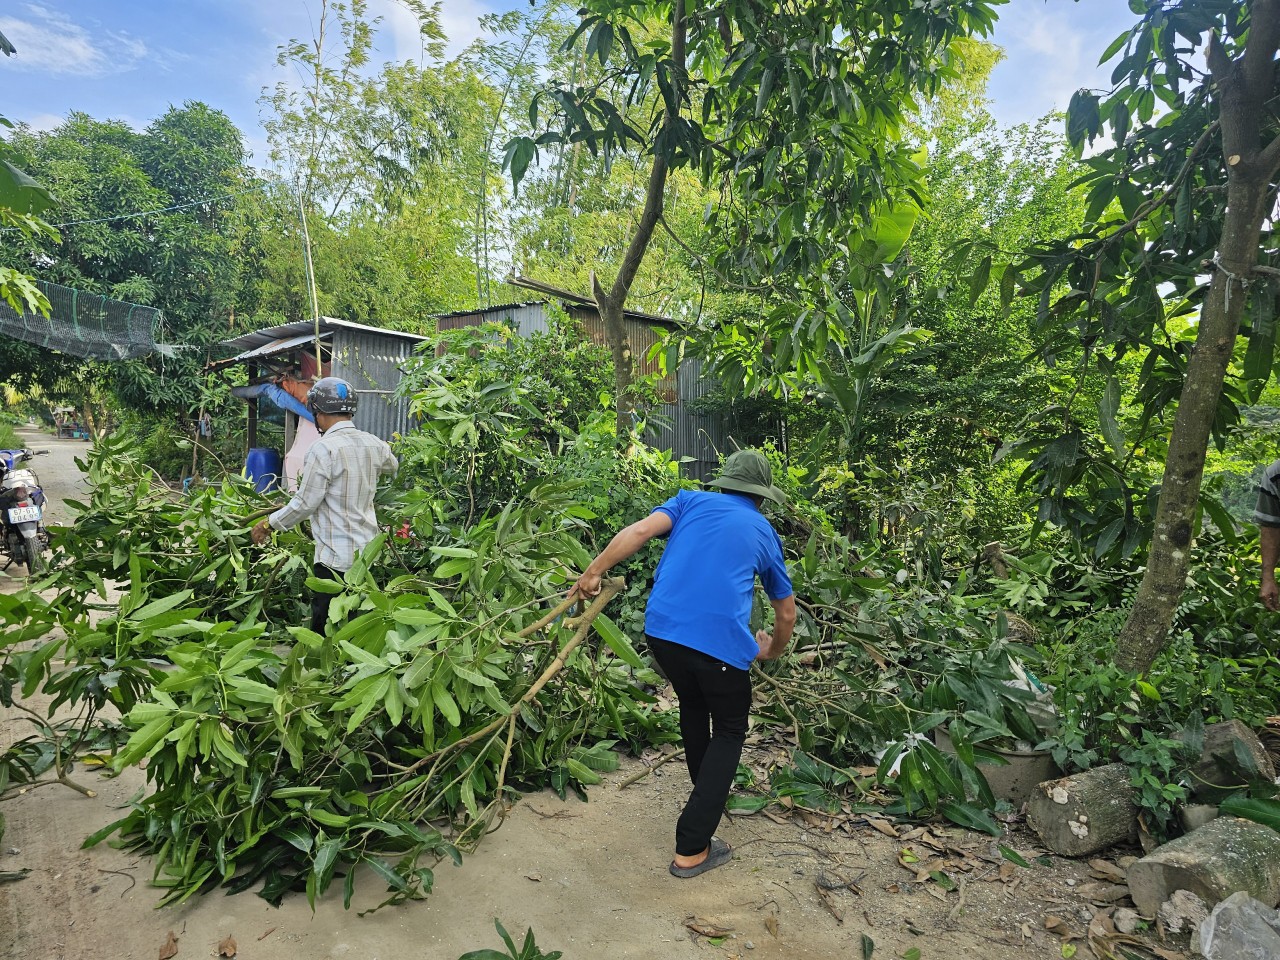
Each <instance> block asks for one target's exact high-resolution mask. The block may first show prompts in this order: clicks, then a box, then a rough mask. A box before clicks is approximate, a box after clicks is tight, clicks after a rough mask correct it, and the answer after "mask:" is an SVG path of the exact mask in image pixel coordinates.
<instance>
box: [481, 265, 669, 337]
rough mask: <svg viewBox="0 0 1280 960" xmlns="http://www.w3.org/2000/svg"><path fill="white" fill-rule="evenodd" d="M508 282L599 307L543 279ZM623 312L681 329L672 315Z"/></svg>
mask: <svg viewBox="0 0 1280 960" xmlns="http://www.w3.org/2000/svg"><path fill="white" fill-rule="evenodd" d="M507 283H509V284H511V286H513V287H524V289H526V290H533V291H534V292H536V293H541V294H545V295H546V296H548V297H554V298H555V299H557V300H567V301H569V302H570V303H576V304H579V305H580V306H584V307H590V308H591V309H592V310H598V309H599V306H598V305H597V304H596V302H595V301H594V300H592V299H591V298H590V297H584V296H582V295H581V294H578V293H574V292H572V291H570V290H562V289H560V288H559V287H553V286H552V285H551V284H549V283H543V282H542V281H541V280H530V279H529V278H528V277H507ZM491 309H492V308H491ZM622 313H623V316H625V317H626V318H627V319H628V320H640V321H642V322H644V323H652V324H656V325H658V326H660V327H668V328H670V329H672V330H679V329H680V324H679V323H677V322H676V321H674V320H672V319H671V318H670V317H660V316H658V315H657V314H654V313H641V312H640V311H639V310H624V311H623V312H622Z"/></svg>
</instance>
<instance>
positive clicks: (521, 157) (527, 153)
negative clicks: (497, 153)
mask: <svg viewBox="0 0 1280 960" xmlns="http://www.w3.org/2000/svg"><path fill="white" fill-rule="evenodd" d="M537 152H538V148H537V147H536V146H535V145H534V142H533V140H532V139H531V138H529V137H516V138H515V139H514V140H512V141H511V142H510V143H508V144H507V152H506V156H505V157H504V158H503V161H502V168H503V169H504V170H506V169H510V171H511V186H512V188H513V189H519V187H520V181H521V180H523V179H524V175H525V172H526V171H527V170H528V169H529V164H530V163H532V162H533V158H534V157H535V156H536V155H537Z"/></svg>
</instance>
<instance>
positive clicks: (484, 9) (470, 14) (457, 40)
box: [440, 0, 494, 56]
mask: <svg viewBox="0 0 1280 960" xmlns="http://www.w3.org/2000/svg"><path fill="white" fill-rule="evenodd" d="M493 12H494V11H493V8H492V7H489V6H488V5H486V4H484V3H480V2H477V0H456V2H455V0H449V2H448V3H446V4H444V5H443V7H442V9H441V11H440V26H441V27H443V28H444V35H445V36H446V37H448V38H449V44H448V46H447V47H446V48H445V49H446V50H447V51H448V53H449V55H450V56H457V55H458V54H460V53H461V52H462V51H463V50H465V49H466V48H467V47H468V46H469V45H470V44H471V41H472V40H475V39H476V38H477V37H478V36H480V18H481V17H482V16H484V15H485V14H487V13H493Z"/></svg>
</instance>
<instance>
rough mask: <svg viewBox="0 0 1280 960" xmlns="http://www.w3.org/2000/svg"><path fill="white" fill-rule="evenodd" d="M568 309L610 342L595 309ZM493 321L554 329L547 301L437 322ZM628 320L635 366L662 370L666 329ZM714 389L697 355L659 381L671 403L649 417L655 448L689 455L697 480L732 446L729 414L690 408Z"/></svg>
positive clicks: (448, 325)
mask: <svg viewBox="0 0 1280 960" xmlns="http://www.w3.org/2000/svg"><path fill="white" fill-rule="evenodd" d="M566 308H567V310H568V313H569V316H570V317H572V318H573V319H574V320H575V321H577V322H579V323H581V324H582V327H583V330H584V331H585V332H586V334H587V336H588V337H590V338H591V340H592V341H593V342H594V343H598V344H600V345H601V346H608V343H609V339H608V336H607V335H606V333H605V329H604V321H603V320H602V319H601V318H600V314H599V313H598V312H597V311H596V310H594V309H593V308H591V307H584V306H579V305H576V304H566ZM489 322H495V323H504V324H506V325H507V326H509V327H511V328H512V329H513V330H515V331H517V332H518V333H519V335H520V336H522V337H529V336H532V335H533V334H535V333H546V332H547V330H548V329H549V327H548V324H547V311H546V305H545V304H541V303H534V304H519V305H516V306H509V307H495V308H494V309H492V310H485V311H476V312H474V313H467V314H462V315H460V316H452V317H440V318H439V320H438V324H437V325H438V328H439V329H441V330H458V329H461V328H462V327H470V326H479V325H480V324H482V323H489ZM627 324H628V326H629V330H628V331H627V332H628V336H629V338H630V340H631V353H632V356H634V357H635V361H636V369H637V370H638V371H639V372H640V373H641V374H642V375H644V376H649V375H651V374H654V373H657V371H658V362H657V360H656V359H655V360H649V359H648V355H649V348H650V347H652V346H653V345H654V344H655V343H657V342H658V340H659V339H660V337H661V335H662V332H661V330H659V329H657V328H655V327H653V326H650V325H649V324H647V323H644V322H643V321H640V320H628V321H627ZM714 389H715V383H714V382H713V381H704V380H703V378H702V365H701V363H699V362H698V361H697V360H696V359H688V360H685V361H684V362H683V363H681V364H680V369H679V371H678V372H677V374H676V375H674V376H672V375H668V376H667V377H666V378H665V379H664V380H660V381H659V382H658V390H659V392H660V393H661V395H662V396H663V398H664V399H666V400H667V402H666V403H663V404H660V405H659V407H658V409H657V410H655V411H654V412H653V413H652V414H651V415H650V418H649V429H648V432H647V433H648V435H647V436H646V437H645V440H646V441H647V442H648V443H649V444H650V445H651V446H655V447H658V448H659V449H664V450H670V451H671V454H672V456H673V457H675V458H676V459H684V458H689V462H688V463H686V464H684V466H683V468H682V469H683V472H684V474H685V476H688V477H691V478H693V479H695V480H709V479H711V477H712V476H713V475H714V473H715V469H716V467H717V465H718V464H719V459H718V456H717V453H716V451H721V452H725V451H726V450H727V449H731V441H730V439H729V431H728V429H727V425H726V424H725V422H724V420H725V418H724V417H723V416H722V415H720V414H708V413H695V412H694V411H693V410H691V409H689V406H688V402H689V401H691V400H694V399H696V398H699V397H703V396H705V395H706V394H708V393H710V392H711V391H712V390H714Z"/></svg>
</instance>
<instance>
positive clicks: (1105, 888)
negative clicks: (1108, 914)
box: [1076, 883, 1129, 903]
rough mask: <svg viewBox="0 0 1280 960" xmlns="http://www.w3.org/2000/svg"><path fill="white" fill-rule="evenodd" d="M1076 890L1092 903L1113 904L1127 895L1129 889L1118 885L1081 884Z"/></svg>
mask: <svg viewBox="0 0 1280 960" xmlns="http://www.w3.org/2000/svg"><path fill="white" fill-rule="evenodd" d="M1076 889H1077V890H1078V891H1079V893H1080V896H1082V897H1085V898H1087V899H1089V900H1092V901H1093V902H1094V903H1115V902H1116V901H1117V900H1123V899H1124V898H1125V897H1127V896H1128V895H1129V888H1128V887H1126V886H1124V885H1123V884H1119V883H1082V884H1081V885H1080V886H1079V887H1077V888H1076Z"/></svg>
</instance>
